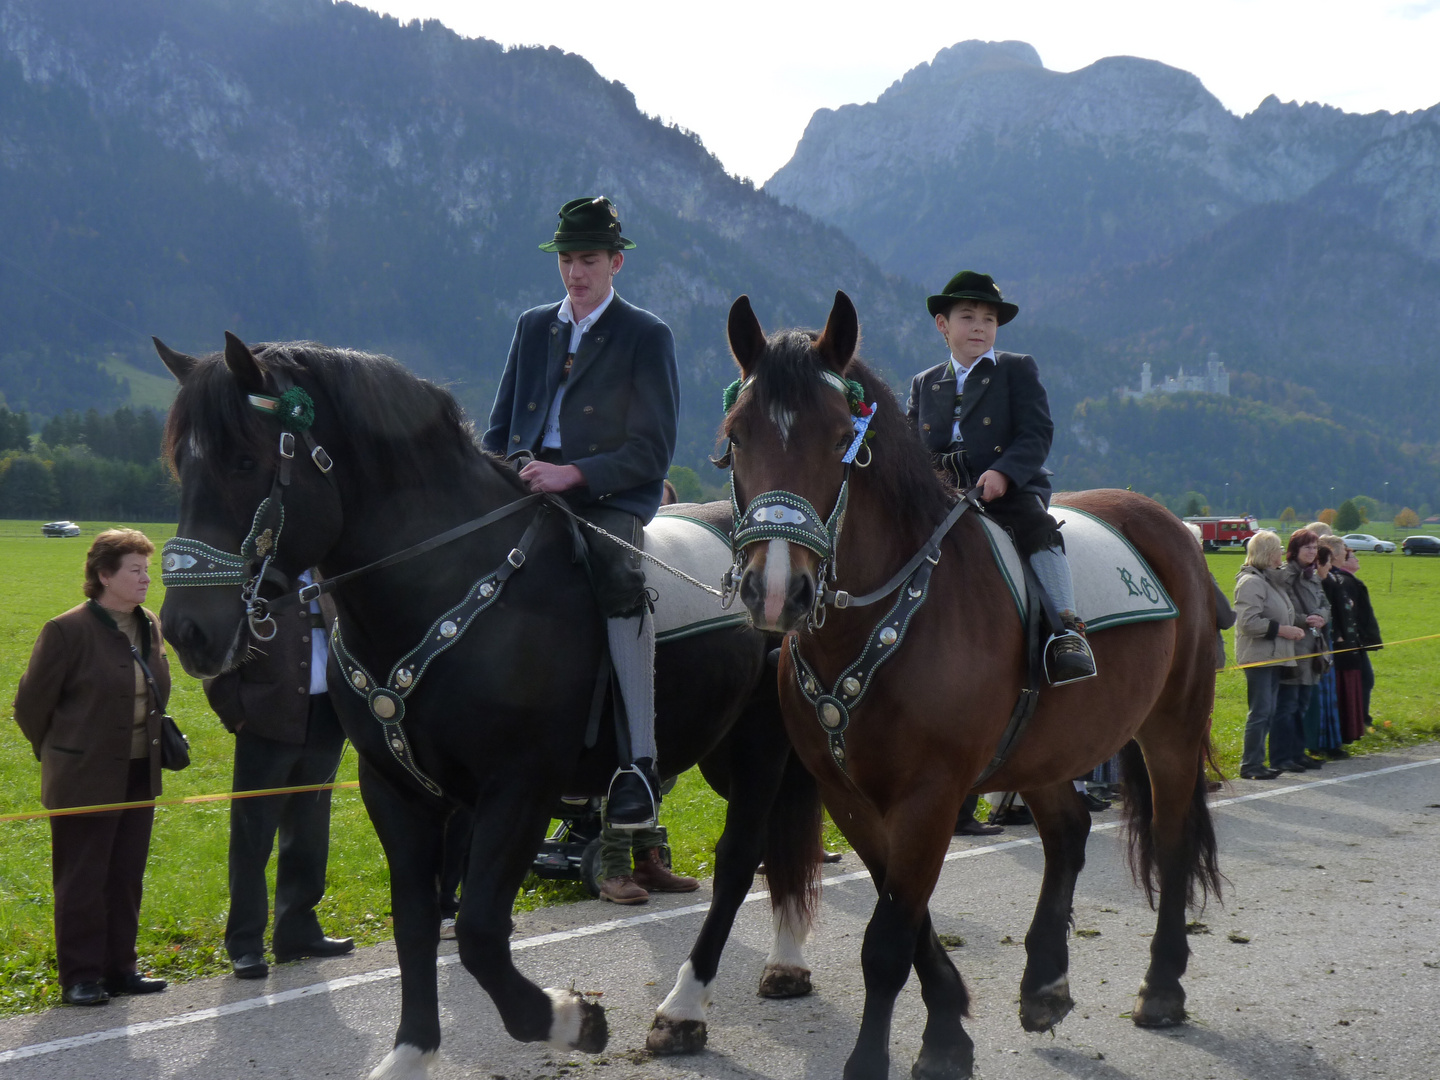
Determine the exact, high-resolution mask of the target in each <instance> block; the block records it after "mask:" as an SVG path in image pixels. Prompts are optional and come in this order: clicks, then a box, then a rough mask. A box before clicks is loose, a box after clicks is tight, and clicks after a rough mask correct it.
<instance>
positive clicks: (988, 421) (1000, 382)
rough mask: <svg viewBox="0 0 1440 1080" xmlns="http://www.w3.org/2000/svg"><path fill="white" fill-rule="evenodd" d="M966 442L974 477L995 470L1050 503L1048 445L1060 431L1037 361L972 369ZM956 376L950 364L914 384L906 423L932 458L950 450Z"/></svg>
mask: <svg viewBox="0 0 1440 1080" xmlns="http://www.w3.org/2000/svg"><path fill="white" fill-rule="evenodd" d="M963 392H964V400H963V401H962V403H961V411H960V435H961V437H962V438H963V439H964V442H965V451H966V457H967V459H968V462H969V465H970V468H971V471H972V472H973V473H974V474H975V475H976V476H977V477H978V476H979V475H980V474H981V473H983V472H984V471H985V470H987V469H995V470H997V471H998V472H1002V473H1004V474H1005V475H1006V476H1007V477H1009V478H1010V483H1011V484H1012V485H1013V486H1014V487H1015V488H1017V489H1019V490H1021V491H1029V492H1033V493H1035V494H1036V495H1039V496H1040V497H1041V498H1042V499H1044V500H1045V502H1046V504H1047V505H1048V504H1049V502H1050V475H1051V474H1050V470H1049V469H1047V468H1046V467H1045V459H1046V458H1047V457H1049V456H1050V441H1051V439H1052V437H1053V436H1054V433H1055V425H1054V423H1053V422H1052V421H1051V419H1050V401H1049V399H1048V398H1047V397H1046V395H1045V387H1043V386H1042V385H1041V384H1040V370H1039V368H1038V367H1036V365H1035V358H1034V357H1033V356H1028V355H1026V354H1024V353H1012V352H999V351H997V352H996V353H995V363H993V364H992V363H990V362H989V361H988V360H987V361H985V362H983V363H979V364H976V365H975V366H974V367H972V368H971V369H970V374H969V376H968V377H967V378H966V379H965V386H964V388H963ZM955 393H956V390H955V369H954V368H953V367H951V365H950V361H948V360H946V361H945V362H944V363H942V364H937V365H935V366H934V367H933V368H930V369H928V370H926V371H922V372H920V374H919V375H916V376H915V378H914V379H913V380H912V381H911V383H910V400H909V401H908V402H907V403H906V405H905V416H906V418H907V419H908V420H909V421H910V423H911V425H912V426H913V427H914V428H915V429H916V431H917V432H918V433H919V435H920V439H921V441H922V442H923V443H924V444H925V447H926V449H928V450H929V451H930V452H931V453H932V454H939V453H942V452H944V451H945V449H946V448H947V447H949V446H950V441H951V434H952V427H953V425H954V421H955Z"/></svg>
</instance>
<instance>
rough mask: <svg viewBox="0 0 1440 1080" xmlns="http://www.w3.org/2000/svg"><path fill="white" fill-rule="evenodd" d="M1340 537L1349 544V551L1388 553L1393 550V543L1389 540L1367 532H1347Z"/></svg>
mask: <svg viewBox="0 0 1440 1080" xmlns="http://www.w3.org/2000/svg"><path fill="white" fill-rule="evenodd" d="M1340 539H1342V540H1344V541H1345V543H1346V544H1347V545H1349V547H1350V550H1351V551H1379V552H1381V553H1382V554H1387V555H1388V554H1389V553H1390V552H1392V551H1394V550H1395V545H1394V544H1392V543H1391V542H1390V541H1389V540H1381V539H1380V538H1379V537H1376V536H1371V535H1370V534H1369V533H1349V534H1347V535H1345V536H1342V537H1341V538H1340Z"/></svg>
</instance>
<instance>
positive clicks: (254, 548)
mask: <svg viewBox="0 0 1440 1080" xmlns="http://www.w3.org/2000/svg"><path fill="white" fill-rule="evenodd" d="M271 375H272V377H273V378H274V380H275V385H276V387H277V388H278V389H279V391H280V393H279V394H276V395H271V394H249V395H247V400H248V401H249V403H250V406H251V407H252V408H254V409H257V410H259V411H260V412H263V413H267V414H269V415H271V416H274V417H275V419H276V420H277V421H279V424H280V439H279V446H278V448H277V457H276V462H275V475H274V476H273V477H272V479H271V481H270V493H269V494H268V495H266V496H265V498H263V499H261V500H260V505H259V506H257V507H256V508H255V514H254V516H253V518H252V519H251V522H250V532H249V533H248V534H247V535H246V537H245V539H244V540H243V541H241V543H240V553H239V554H238V555H237V554H234V553H232V552H229V551H222V550H221V549H219V548H217V547H213V546H211V545H210V544H206V543H204V542H202V541H200V540H196V539H194V538H192V537H187V536H176V537H172V538H171V539H169V540H167V541H166V542H165V546H164V547H163V548H162V549H161V551H160V580H161V581H162V582H163V583H164V585H165V587H166V588H167V589H174V588H185V587H190V586H199V585H238V586H240V598H241V599H242V600H243V601H244V603H245V618H246V621H247V622H248V623H249V626H250V632H251V633H252V634H253V635H254V636H255V638H256V639H257V640H259V641H269V640H271V639H272V638H273V637H274V636H275V632H276V626H275V620H274V618H273V617H272V616H271V614H270V607H271V604H270V602H269V601H267V600H266V599H265V598H264V597H263V596H261V595H260V586H261V584H263V583H264V582H266V581H270V582H272V583H274V584H276V585H279V586H280V588H281V590H282V591H285V590H288V589H289V588H290V579H289V578H288V577H286V576H285V575H284V574H282V573H281V572H280V570H279V569H278V568H277V567H275V566H274V562H275V557H276V554H277V553H278V552H279V550H280V535H281V533H282V532H283V531H284V528H285V492H286V490H287V489H288V488H289V487H290V481H291V477H292V475H293V471H294V463H295V436H296V435H299V436H300V437H301V438H302V439H304V441H305V444H306V446H307V447H309V450H310V454H309V457H310V460H311V462H312V463H313V464H314V465H315V468H317V469H318V470H319V471H320V473H321V475H323V476H324V477H325V478H326V479H327V480H329V481H330V483H331V485H332V486H333V485H334V484H335V478H334V477H333V476H331V474H330V470H331V469H333V468H334V467H335V463H334V461H332V460H331V458H330V455H329V454H327V453H326V452H325V448H324V447H323V446H321V445H320V444H319V443H317V442H316V441H315V437H314V436H313V435H311V434H310V427H311V425H312V424H313V423H314V422H315V402H314V400H313V399H312V398H311V397H310V395H309V394H308V393H307V392H306V390H305V388H304V387H301V386H296V385H294V383H293V382H292V381H291V379H290V376H289V374H288V373H286V372H285V371H282V370H279V369H276V370H274V371H272V372H271ZM302 591H303V590H302ZM318 595H319V593H318V591H317V592H316V593H315V596H317V597H318ZM313 598H314V597H311V599H313ZM300 599H303V598H300V597H297V601H298V600H300Z"/></svg>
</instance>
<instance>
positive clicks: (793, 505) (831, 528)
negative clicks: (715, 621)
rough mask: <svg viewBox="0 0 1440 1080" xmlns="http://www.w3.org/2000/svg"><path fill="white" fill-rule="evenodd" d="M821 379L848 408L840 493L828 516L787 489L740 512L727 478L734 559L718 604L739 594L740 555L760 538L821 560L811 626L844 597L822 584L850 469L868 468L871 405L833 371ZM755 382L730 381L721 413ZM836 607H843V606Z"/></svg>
mask: <svg viewBox="0 0 1440 1080" xmlns="http://www.w3.org/2000/svg"><path fill="white" fill-rule="evenodd" d="M820 378H821V379H822V380H823V381H824V382H825V384H826V385H827V386H829V387H831V388H832V389H834V390H837V391H839V392H840V393H841V394H843V395H844V396H845V400H846V403H847V404H848V405H849V406H850V412H851V425H852V427H853V430H854V432H855V437H854V439H852V440H851V443H850V446H849V448H848V449H847V450H846V451H845V456H844V457H843V458H842V459H841V461H842V462H843V463H844V465H845V473H844V476H843V477H842V478H841V480H840V490H839V492H837V493H836V495H835V506H834V509H832V510H831V511H830V513H829V515H828V516H826V517H822V516H821V514H820V512H819V511H818V510H816V509H815V507H814V506H812V505H811V504H810V502H809V500H807V499H805V498H804V497H802V496H800V495H797V494H795V493H794V492H793V491H786V490H784V489H783V488H781V489H778V490H775V491H765V492H761V493H760V494H759V495H757V496H755V497H754V498H753V499H751V500H750V502H749V504H748V505H747V506H746V507H745V510H744V511H743V512H742V511H741V509H740V503H739V502H738V501H737V499H736V497H735V474H734V472H733V471H732V472H731V474H730V516H731V519H732V522H733V526H734V527H733V528H732V530H731V535H730V550H731V553H732V555H733V556H734V562H733V563H732V564H731V567H730V569H729V570H727V571H726V572H725V576H724V578H723V580H722V590H721V591H722V594H723V595H722V598H721V604H722V606H724V607H726V608H728V607H729V606H730V605H731V604H732V603H734V601H735V596H736V595H737V594H738V593H739V591H740V579H741V577H742V576H743V574H744V572H745V561H746V556H745V551H746V549H747V548H748V547H749V546H750V545H751V544H755V543H759V542H761V541H764V540H784V541H786V542H788V543H792V544H799V545H800V546H801V547H804V548H808V549H809V550H810V551H813V552H814V553H815V554H816V555H817V556H819V559H820V565H819V567H818V568H817V570H816V577H817V578H818V580H819V582H820V588H818V589H816V590H815V604H814V606H813V607H812V608H811V609H810V613H809V615H808V616H807V618H808V621H809V624H810V625H811V626H812V627H821V626H824V625H825V610H826V604H827V603H829V602H831V601H833V600H834V599H835V598H836V597H837V596H848V594H845V593H836V592H835V591H834V590H832V589H827V588H826V584H825V583H826V582H834V581H835V577H836V574H837V573H838V567H837V564H836V558H835V555H836V552H837V550H838V549H839V545H840V530H841V529H842V528H843V527H844V525H845V509H846V507H847V506H848V505H849V502H850V468H851V466H852V465H854V466H855V467H857V468H861V469H863V468H865V467H866V466H867V465H869V464H870V461H871V457H870V447H869V446H868V445H867V443H866V436H867V434H868V433H869V428H870V419H871V417H873V416H874V414H875V406H874V405H868V406H867V405H866V404H865V396H864V395H865V390H864V388H863V387H862V386H861V385H860V384H859V383H858V382H855V381H854V380H853V379H842V378H841V377H840V376H839V375H836V374H835V373H834V372H832V371H828V370H822V371H821V372H820ZM754 381H755V376H753V375H752V376H750V378H748V379H745V380H744V381H741V380H739V379H737V380H735V382H733V383H731V384H730V385H729V386H728V387H726V389H725V398H724V400H725V411H726V412H727V413H728V412H729V411H730V409H731V408H733V407H734V405H735V401H736V399H738V398H739V396H740V392H741V391H742V390H744V389H745V388H746V387H748V386H749V385H750V384H751V383H753V382H754ZM862 450H863V451H864V459H863V460H857V459H859V457H860V452H861V451H862ZM730 459H731V450H730V449H729V448H728V447H727V449H726V451H725V454H724V456H723V457H722V458H720V459H717V462H716V463H717V464H727V465H728V464H729V463H730ZM838 606H841V607H843V606H845V605H844V604H843V603H841V604H839V605H838Z"/></svg>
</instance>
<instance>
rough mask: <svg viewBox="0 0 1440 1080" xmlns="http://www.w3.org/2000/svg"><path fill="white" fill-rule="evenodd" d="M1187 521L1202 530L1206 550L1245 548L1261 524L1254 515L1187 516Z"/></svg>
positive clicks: (1201, 534) (1203, 545)
mask: <svg viewBox="0 0 1440 1080" xmlns="http://www.w3.org/2000/svg"><path fill="white" fill-rule="evenodd" d="M1185 521H1186V523H1187V524H1190V525H1194V526H1196V527H1197V528H1198V529H1199V530H1200V541H1201V546H1202V547H1204V549H1205V550H1206V551H1219V550H1220V549H1221V548H1222V547H1240V548H1243V547H1244V546H1245V545H1246V543H1248V542H1249V540H1250V537H1252V536H1254V535H1255V532H1256V530H1257V529H1258V527H1259V525H1260V523H1259V522H1258V521H1256V520H1255V519H1254V518H1253V517H1187V518H1186V519H1185Z"/></svg>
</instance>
